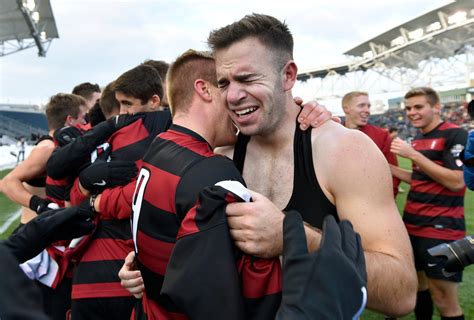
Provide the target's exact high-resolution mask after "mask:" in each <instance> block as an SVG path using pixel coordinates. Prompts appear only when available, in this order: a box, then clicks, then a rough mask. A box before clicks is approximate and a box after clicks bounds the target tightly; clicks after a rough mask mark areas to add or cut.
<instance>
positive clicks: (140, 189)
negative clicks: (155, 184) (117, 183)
mask: <svg viewBox="0 0 474 320" xmlns="http://www.w3.org/2000/svg"><path fill="white" fill-rule="evenodd" d="M148 180H150V171H149V170H148V169H146V168H142V169H141V170H140V174H139V175H138V179H137V184H136V186H135V192H134V193H133V198H132V221H131V223H132V233H133V243H134V245H135V252H137V253H138V247H137V230H138V218H139V217H140V210H141V208H142V202H143V195H144V194H145V188H146V185H147V184H148Z"/></svg>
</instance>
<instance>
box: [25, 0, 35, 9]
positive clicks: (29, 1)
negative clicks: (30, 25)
mask: <svg viewBox="0 0 474 320" xmlns="http://www.w3.org/2000/svg"><path fill="white" fill-rule="evenodd" d="M23 6H24V7H26V8H27V9H28V10H30V11H33V10H35V7H36V3H35V0H26V3H23Z"/></svg>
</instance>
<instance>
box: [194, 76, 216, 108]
mask: <svg viewBox="0 0 474 320" xmlns="http://www.w3.org/2000/svg"><path fill="white" fill-rule="evenodd" d="M194 91H195V92H196V93H197V94H198V95H199V97H200V98H201V99H203V100H204V101H207V102H211V101H212V95H211V88H210V84H209V83H208V82H207V81H205V80H203V79H196V81H194Z"/></svg>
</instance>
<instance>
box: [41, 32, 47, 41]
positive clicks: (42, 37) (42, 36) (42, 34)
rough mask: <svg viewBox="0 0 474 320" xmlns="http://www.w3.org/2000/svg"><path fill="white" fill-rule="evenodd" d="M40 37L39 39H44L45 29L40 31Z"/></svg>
mask: <svg viewBox="0 0 474 320" xmlns="http://www.w3.org/2000/svg"><path fill="white" fill-rule="evenodd" d="M40 38H41V40H46V31H41V33H40Z"/></svg>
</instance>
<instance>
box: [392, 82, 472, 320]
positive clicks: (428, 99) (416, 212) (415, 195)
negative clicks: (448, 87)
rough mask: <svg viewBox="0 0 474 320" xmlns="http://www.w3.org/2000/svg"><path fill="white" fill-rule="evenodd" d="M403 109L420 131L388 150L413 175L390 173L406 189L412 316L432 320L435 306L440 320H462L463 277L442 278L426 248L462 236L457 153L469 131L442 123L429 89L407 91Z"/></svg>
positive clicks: (400, 171)
mask: <svg viewBox="0 0 474 320" xmlns="http://www.w3.org/2000/svg"><path fill="white" fill-rule="evenodd" d="M405 110H406V113H407V117H408V119H409V120H410V122H411V124H412V125H413V126H414V127H415V128H418V129H419V132H418V134H417V136H416V137H415V139H414V140H413V141H412V142H411V145H410V144H408V143H406V142H405V141H403V140H401V139H399V138H396V139H395V140H394V141H393V142H392V146H391V148H390V150H391V151H392V152H393V153H395V154H397V155H399V156H401V157H404V158H407V159H410V160H411V161H412V163H413V170H412V171H411V172H410V171H408V170H404V169H401V168H398V167H394V166H392V167H391V168H392V172H393V174H394V175H396V176H397V177H398V178H400V179H401V180H402V181H405V182H407V183H409V184H410V192H409V194H408V198H407V203H406V205H405V210H404V212H403V221H404V222H405V226H406V228H407V230H408V234H409V235H410V240H411V244H412V246H413V251H414V255H415V266H416V270H417V272H418V298H417V304H416V308H415V315H416V317H417V319H431V317H432V315H433V302H434V303H435V305H436V307H437V308H438V310H439V313H440V314H441V317H442V319H456V320H458V319H464V316H463V312H462V310H461V307H460V305H459V298H458V283H459V282H461V279H462V272H459V273H456V274H455V275H453V276H451V277H447V276H445V275H444V274H443V273H442V268H443V267H442V265H443V264H442V263H440V262H441V261H440V260H438V258H435V257H432V256H431V255H430V254H429V253H428V252H427V249H429V248H431V247H434V246H436V245H438V244H440V243H444V242H450V241H454V240H457V239H461V238H463V237H464V236H465V232H466V226H465V222H464V193H465V186H464V181H463V164H462V162H461V160H460V159H459V154H460V152H461V151H462V150H463V149H464V146H465V144H466V140H467V132H466V131H465V130H464V129H462V128H460V127H458V126H457V125H454V124H452V123H449V122H445V121H443V120H442V119H441V103H440V99H439V96H438V94H437V92H436V91H435V90H433V89H432V88H428V87H420V88H413V89H411V90H410V91H408V92H407V93H406V94H405ZM432 301H433V302H432Z"/></svg>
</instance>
